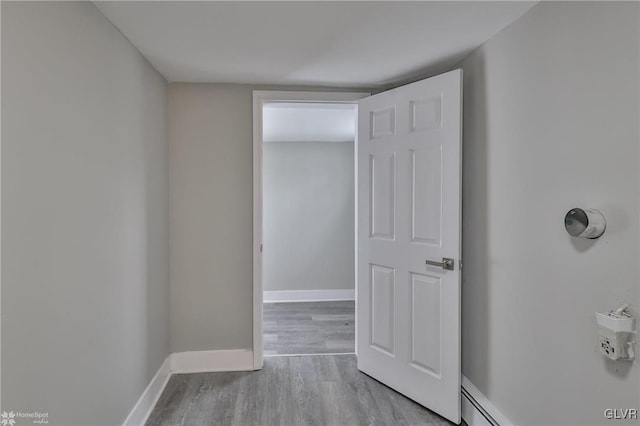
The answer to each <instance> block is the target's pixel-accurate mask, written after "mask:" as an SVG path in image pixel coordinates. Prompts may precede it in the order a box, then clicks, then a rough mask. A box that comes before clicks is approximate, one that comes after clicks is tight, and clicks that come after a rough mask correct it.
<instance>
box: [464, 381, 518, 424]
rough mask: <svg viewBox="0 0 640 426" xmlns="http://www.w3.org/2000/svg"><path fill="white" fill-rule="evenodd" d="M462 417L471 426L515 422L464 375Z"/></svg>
mask: <svg viewBox="0 0 640 426" xmlns="http://www.w3.org/2000/svg"><path fill="white" fill-rule="evenodd" d="M462 418H463V419H464V421H465V422H466V423H467V425H469V426H513V423H511V422H510V421H509V420H508V419H507V418H506V417H505V416H503V415H502V413H501V412H500V411H498V409H497V408H496V407H494V406H493V404H492V403H491V401H489V400H488V399H487V397H485V396H484V395H483V394H482V393H481V392H480V391H479V390H478V388H476V387H475V386H474V385H473V383H471V382H470V381H469V379H467V378H466V377H464V376H462Z"/></svg>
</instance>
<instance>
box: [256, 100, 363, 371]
mask: <svg viewBox="0 0 640 426" xmlns="http://www.w3.org/2000/svg"><path fill="white" fill-rule="evenodd" d="M369 95H370V93H369V92H300V91H270V90H254V91H253V369H254V370H259V369H261V368H262V365H263V361H264V348H263V342H262V340H263V336H262V309H263V307H262V304H263V297H264V293H263V287H262V251H261V245H262V237H263V235H262V218H263V211H262V193H263V191H262V143H263V141H262V107H263V106H264V104H265V103H267V102H309V103H333V104H335V103H346V104H356V109H357V103H358V100H360V99H362V98H365V97H367V96H369ZM356 117H357V111H356ZM356 124H357V123H356ZM356 132H357V126H356ZM356 139H357V138H356ZM354 149H357V140H354ZM354 162H355V163H356V169H355V174H354V179H355V178H356V176H357V172H358V170H357V157H355V156H354ZM354 182H355V180H354ZM354 189H355V190H356V191H357V187H356V188H354ZM355 203H356V211H355V220H356V225H357V218H358V211H357V194H356V201H355ZM357 230H358V228H357V226H356V228H355V234H354V235H355V236H356V241H355V250H356V262H357V245H358V241H357ZM356 278H357V277H356ZM355 284H356V285H357V279H356V283H355Z"/></svg>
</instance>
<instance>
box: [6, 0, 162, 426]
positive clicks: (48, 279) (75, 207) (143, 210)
mask: <svg viewBox="0 0 640 426" xmlns="http://www.w3.org/2000/svg"><path fill="white" fill-rule="evenodd" d="M166 112H167V111H166V82H165V80H164V79H163V78H162V77H161V76H160V75H159V74H158V73H157V72H156V71H155V70H154V69H153V68H152V67H151V66H150V65H149V64H148V63H147V62H146V61H145V60H144V59H143V58H142V56H141V55H140V54H139V53H138V52H137V51H136V50H135V49H134V48H133V47H132V46H131V45H130V44H129V43H128V41H127V40H126V39H125V38H124V37H123V36H122V35H121V34H120V33H119V32H118V30H117V29H116V28H115V27H113V26H112V25H111V24H110V23H109V22H108V21H107V20H106V19H105V18H104V17H103V16H102V15H101V14H100V12H99V11H98V10H97V9H96V8H95V6H94V5H93V4H92V3H90V2H77V3H76V2H74V3H66V2H65V3H58V2H43V3H30V2H20V3H11V2H4V1H3V2H2V256H3V258H2V266H3V268H2V373H3V375H2V409H4V410H14V411H18V410H19V411H23V412H32V411H48V412H49V424H58V425H115V424H122V422H123V421H124V419H125V417H126V415H127V414H128V413H129V411H130V410H131V409H132V408H133V405H134V404H135V402H136V401H137V399H138V398H139V397H140V395H141V394H142V392H143V390H144V389H145V387H146V386H147V384H148V383H149V381H150V379H151V378H152V376H153V374H155V372H156V371H157V369H158V367H159V366H160V365H161V364H162V362H163V360H164V359H165V358H166V356H167V355H168V352H169V343H168V290H169V288H168V279H169V275H168V142H167V119H166ZM18 423H19V424H20V422H18Z"/></svg>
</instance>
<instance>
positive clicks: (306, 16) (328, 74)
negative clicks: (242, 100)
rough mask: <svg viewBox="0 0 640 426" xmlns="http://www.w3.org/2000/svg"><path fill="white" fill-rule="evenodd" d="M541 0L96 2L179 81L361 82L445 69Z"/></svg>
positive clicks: (384, 82)
mask: <svg viewBox="0 0 640 426" xmlns="http://www.w3.org/2000/svg"><path fill="white" fill-rule="evenodd" d="M535 3H536V2H524V1H523V2H519V1H504V2H489V1H470V2H457V1H443V2H437V1H409V2H401V1H371V2H370V1H355V2H348V1H337V2H334V1H284V2H271V1H258V2H248V1H229V2H221V1H208V2H207V1H198V2H191V1H101V2H95V4H96V6H97V7H98V8H99V9H100V11H101V12H102V13H103V14H104V15H105V16H106V17H107V19H109V20H110V21H111V22H112V23H113V24H114V25H115V26H116V27H118V29H119V30H120V31H121V32H122V34H124V36H125V37H127V38H128V39H129V40H130V41H131V43H133V45H134V46H136V48H137V49H138V50H139V51H140V52H141V53H142V54H143V55H144V56H145V57H146V58H147V59H148V60H149V62H151V64H153V66H154V67H155V68H156V69H157V70H158V71H160V73H162V74H163V75H164V76H165V78H167V80H169V81H170V82H221V83H222V82H224V83H253V84H287V85H316V86H342V87H353V88H358V87H372V88H373V87H385V86H391V85H394V84H398V83H402V82H406V81H410V80H412V79H416V78H419V77H426V76H428V75H430V74H435V73H438V72H442V71H446V70H448V69H450V68H451V67H453V66H454V65H455V64H456V63H458V62H459V61H460V60H461V59H462V58H464V56H466V55H467V54H468V53H469V52H470V51H472V50H473V49H475V48H477V47H478V46H480V45H481V44H482V43H484V42H485V41H487V40H488V39H489V38H491V37H492V36H493V35H495V34H497V33H498V32H499V31H501V30H502V29H503V28H505V27H506V26H508V25H509V24H510V23H512V22H513V21H515V20H516V19H518V18H519V17H520V16H522V15H523V14H524V13H525V12H526V11H527V10H529V9H530V8H531V7H532V6H533V5H534V4H535Z"/></svg>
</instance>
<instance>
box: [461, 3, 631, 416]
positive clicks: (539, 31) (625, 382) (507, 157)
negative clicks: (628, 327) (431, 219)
mask: <svg viewBox="0 0 640 426" xmlns="http://www.w3.org/2000/svg"><path fill="white" fill-rule="evenodd" d="M638 16H639V15H638V4H637V3H616V2H603V3H598V2H594V3H590V2H568V3H556V2H543V3H540V4H538V5H537V6H535V7H534V8H533V9H531V10H530V11H529V12H528V13H527V14H526V15H524V17H523V18H521V19H520V20H519V21H517V22H516V23H514V24H513V25H511V26H510V27H509V28H507V29H506V30H505V31H503V32H502V33H500V34H499V35H497V36H496V37H494V38H493V39H491V40H490V41H489V42H488V43H487V44H486V45H484V46H483V47H481V48H480V49H479V50H477V51H476V52H475V53H473V54H472V55H470V56H469V57H468V58H466V59H465V60H464V61H463V62H462V67H463V69H464V73H465V81H464V92H465V94H464V104H465V105H464V108H465V109H464V122H465V124H464V168H463V170H464V212H463V213H464V221H463V232H464V234H463V235H464V237H463V250H464V251H463V260H464V281H463V300H462V307H463V373H464V375H465V376H466V377H468V378H469V379H470V380H471V382H472V383H473V384H474V385H475V386H476V387H477V388H478V389H479V390H480V391H481V392H483V393H484V394H485V395H486V396H487V397H488V398H489V399H490V400H491V401H492V403H493V404H494V405H495V406H496V407H497V408H498V409H499V410H501V411H502V413H503V414H504V415H506V417H507V418H508V419H510V420H511V421H512V422H514V423H515V424H518V425H542V424H544V425H577V424H581V425H587V424H592V425H596V424H598V425H602V424H609V423H611V424H613V423H615V424H623V423H624V422H622V421H620V420H618V421H615V420H613V421H607V420H606V419H605V418H604V416H603V411H604V409H605V408H638V401H639V383H638V382H639V380H638V379H639V377H638V376H639V371H638V366H637V363H633V364H631V363H615V362H609V361H607V360H605V359H604V358H603V357H602V355H600V354H599V353H598V351H597V340H596V339H597V338H596V326H595V323H594V312H595V311H607V310H609V309H611V308H613V307H615V306H617V305H619V304H621V303H623V302H625V303H630V304H631V306H632V310H633V312H634V314H635V315H637V314H638V302H639V292H638V287H639V285H638V284H639V274H638V259H639V257H640V253H639V246H638V244H639V243H638V241H639V239H640V234H639V231H638V218H639V209H638V208H639V197H638V193H639V191H638V189H639V188H638V187H639V170H638V169H639V165H638V158H639V157H638V151H639V149H638V143H639V142H638V141H639V130H638V114H639V105H638V102H639V100H638V93H639V92H638V89H639V88H638V84H639V81H638V76H639V71H640V70H639V65H638V64H639V58H638V52H639V46H638V43H639V41H638V36H639V32H638ZM572 207H593V208H597V209H599V210H601V211H602V212H603V213H604V215H605V217H606V219H607V222H608V226H607V231H606V233H605V234H604V236H603V237H602V238H600V239H599V240H597V241H587V240H576V239H572V238H571V237H569V236H568V234H567V233H566V232H565V230H564V227H563V218H564V215H565V213H566V212H567V211H568V210H569V209H570V208H572ZM634 423H635V424H637V421H635V422H634Z"/></svg>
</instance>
